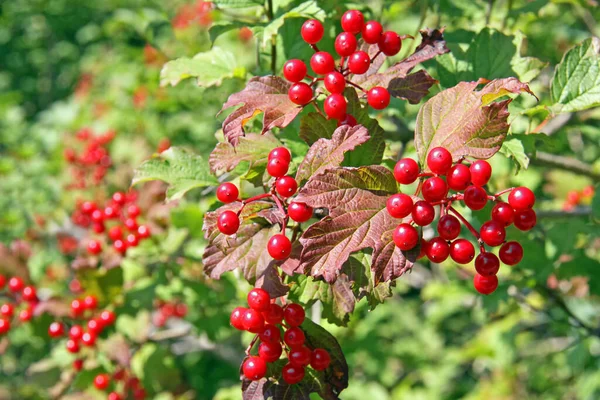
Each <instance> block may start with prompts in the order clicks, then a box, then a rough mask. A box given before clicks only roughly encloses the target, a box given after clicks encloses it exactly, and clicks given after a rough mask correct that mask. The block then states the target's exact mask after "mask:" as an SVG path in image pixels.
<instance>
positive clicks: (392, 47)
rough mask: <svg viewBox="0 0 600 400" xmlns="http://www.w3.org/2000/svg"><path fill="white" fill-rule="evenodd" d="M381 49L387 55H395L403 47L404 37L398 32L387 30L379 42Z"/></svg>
mask: <svg viewBox="0 0 600 400" xmlns="http://www.w3.org/2000/svg"><path fill="white" fill-rule="evenodd" d="M377 44H378V46H379V50H381V52H382V53H383V54H385V55H386V56H394V55H396V54H398V53H399V52H400V49H401V48H402V39H401V38H400V35H398V34H397V33H396V32H392V31H386V32H383V33H382V34H381V38H379V42H378V43H377Z"/></svg>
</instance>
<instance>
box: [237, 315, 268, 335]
mask: <svg viewBox="0 0 600 400" xmlns="http://www.w3.org/2000/svg"><path fill="white" fill-rule="evenodd" d="M242 323H243V325H244V329H245V330H247V331H248V332H252V333H260V332H262V330H263V328H264V326H265V319H264V318H263V316H262V314H261V313H260V312H258V311H256V310H252V309H247V310H246V312H244V314H243V315H242Z"/></svg>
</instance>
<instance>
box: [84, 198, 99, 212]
mask: <svg viewBox="0 0 600 400" xmlns="http://www.w3.org/2000/svg"><path fill="white" fill-rule="evenodd" d="M97 209H98V206H96V203H94V202H93V201H84V202H83V203H82V204H81V212H82V213H84V214H87V215H90V214H91V213H92V212H94V210H97Z"/></svg>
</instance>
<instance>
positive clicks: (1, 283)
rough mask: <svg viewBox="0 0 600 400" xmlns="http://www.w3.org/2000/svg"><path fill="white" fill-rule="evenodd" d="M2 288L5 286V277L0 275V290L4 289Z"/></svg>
mask: <svg viewBox="0 0 600 400" xmlns="http://www.w3.org/2000/svg"><path fill="white" fill-rule="evenodd" d="M4 286H6V277H5V276H4V275H2V274H0V290H2V289H4Z"/></svg>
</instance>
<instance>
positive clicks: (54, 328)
mask: <svg viewBox="0 0 600 400" xmlns="http://www.w3.org/2000/svg"><path fill="white" fill-rule="evenodd" d="M64 333H65V328H64V327H63V325H62V324H61V323H60V322H53V323H51V324H50V326H49V327H48V335H49V336H50V337H51V338H57V337H60V336H62V335H63V334H64Z"/></svg>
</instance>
